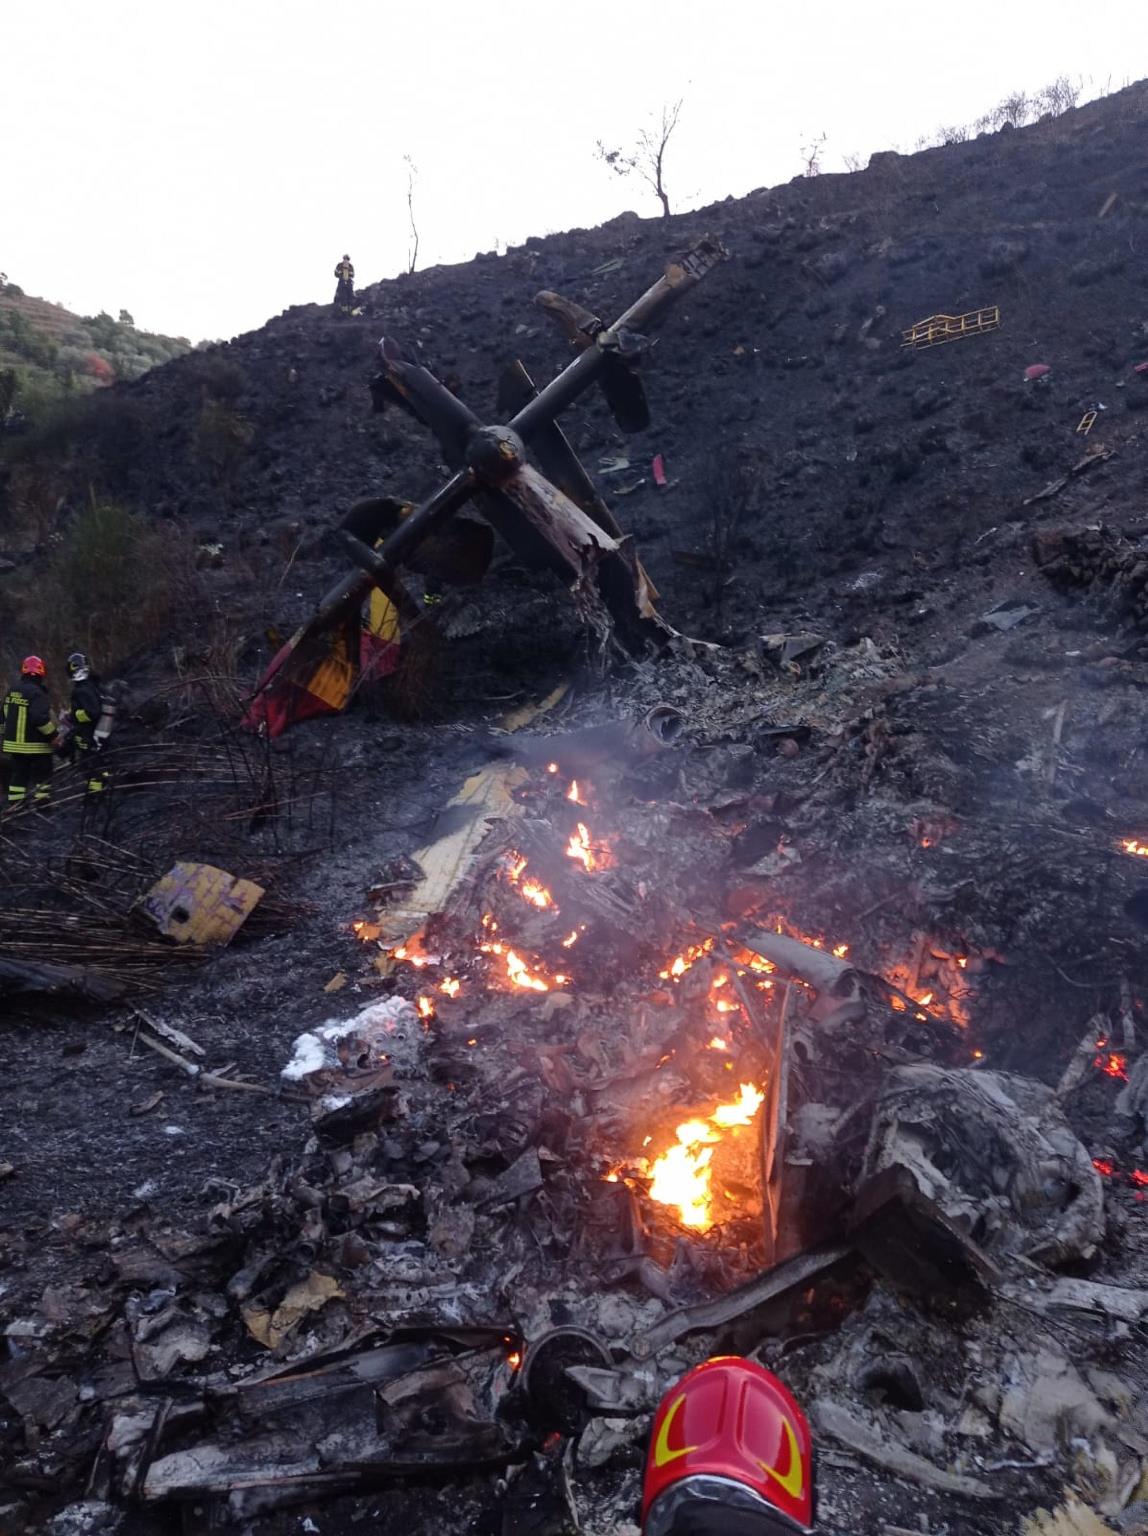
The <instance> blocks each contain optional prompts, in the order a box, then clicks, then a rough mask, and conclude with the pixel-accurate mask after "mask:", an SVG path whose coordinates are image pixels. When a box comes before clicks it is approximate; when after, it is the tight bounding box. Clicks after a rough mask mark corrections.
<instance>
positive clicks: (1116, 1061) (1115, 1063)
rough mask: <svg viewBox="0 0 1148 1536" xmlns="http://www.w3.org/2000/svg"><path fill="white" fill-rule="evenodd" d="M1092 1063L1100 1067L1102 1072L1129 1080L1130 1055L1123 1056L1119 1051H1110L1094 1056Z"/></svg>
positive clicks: (1120, 1079) (1122, 1079)
mask: <svg viewBox="0 0 1148 1536" xmlns="http://www.w3.org/2000/svg"><path fill="white" fill-rule="evenodd" d="M1092 1065H1093V1066H1094V1067H1099V1069H1100V1071H1101V1072H1104V1073H1107V1075H1108V1076H1109V1077H1115V1078H1117V1079H1118V1080H1119V1081H1120V1082H1122V1083H1126V1082H1127V1081H1128V1057H1127V1056H1122V1055H1121V1054H1120V1052H1119V1051H1108V1052H1105V1053H1103V1054H1101V1055H1099V1056H1094V1057H1093V1058H1092Z"/></svg>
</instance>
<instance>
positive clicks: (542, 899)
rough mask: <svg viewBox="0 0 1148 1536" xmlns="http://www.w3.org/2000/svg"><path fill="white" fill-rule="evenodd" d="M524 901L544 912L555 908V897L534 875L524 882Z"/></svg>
mask: <svg viewBox="0 0 1148 1536" xmlns="http://www.w3.org/2000/svg"><path fill="white" fill-rule="evenodd" d="M522 899H523V900H524V901H528V902H530V904H531V906H534V907H537V908H538V909H539V910H540V911H543V912H544V911H546V909H547V908H549V907H553V906H554V897H553V896H551V894H550V892H549V891H548V890H547V889H546V887H545V886H544V885H543V884H542V882H541V881H540V880H535V878H534V876H533V875H531V877H530V878H529V879H528V880H524V881H523V882H522Z"/></svg>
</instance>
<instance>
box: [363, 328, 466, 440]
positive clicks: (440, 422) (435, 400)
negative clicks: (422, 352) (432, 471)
mask: <svg viewBox="0 0 1148 1536" xmlns="http://www.w3.org/2000/svg"><path fill="white" fill-rule="evenodd" d="M379 363H380V371H379V373H377V374H376V375H375V377H374V378H373V379H372V380H371V396H372V399H373V400H374V401H375V403H376V405H377V406H380V407H381V406H382V404H383V403H385V402H390V403H393V404H395V405H399V406H401V407H402V408H403V410H405V411H408V412H409V413H410V415H412V416H413V417H414V418H415V420H416V421H420V422H421V423H422V424H423V426H424V427H429V428H430V430H431V431H432V432H433V433H434V435H435V436H436V437H437V438H438V440H439V445H440V446H441V448H442V451H443V454H444V456H445V458H446V461H447V463H448V464H449V465H450V467H451V469H458V468H460V466H461V465H462V464H463V463H464V462H465V459H466V444H467V439H468V438H469V437H470V435H471V433H472V432H473V431H474V430H475V429H476V428H477V427H479V426H481V425H482V423H481V422H480V421H479V419H478V417H477V416H476V415H475V414H474V412H473V411H471V410H470V409H469V407H467V406H465V405H464V404H463V402H462V401H461V400H460V399H459V398H458V397H457V395H452V394H451V392H450V390H449V389H447V387H446V385H445V384H440V383H439V381H438V379H436V378H435V376H434V374H433V373H431V371H430V369H429V368H424V367H423V366H422V364H421V363H412V362H408V360H407V359H406V357H405V356H404V355H403V351H402V348H401V347H400V346H399V344H398V342H397V341H395V339H394V338H393V337H391V336H384V337H383V339H382V340H381V341H380V342H379Z"/></svg>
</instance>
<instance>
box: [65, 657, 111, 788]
mask: <svg viewBox="0 0 1148 1536" xmlns="http://www.w3.org/2000/svg"><path fill="white" fill-rule="evenodd" d="M68 676H69V677H70V678H71V679H72V701H71V716H72V733H71V737H70V743H71V748H72V750H73V751H74V752H75V755H76V757H77V759H78V761H79V763H80V766H81V768H82V769H83V771H84V772H85V773H86V774H87V778H88V793H89V794H93V795H96V794H99V792H100V791H101V790H103V789H106V788H107V787H108V776H107V774H106V773H104V772H102V771H101V770H100V769H99V768H97V767H96V765H95V755H96V753H97V752H98V751H99V750H100V748H101V747H102V746H103V741H102V740H101V738H100V736H99V735H98V734H97V731H96V727H97V726H98V725H99V723H100V716H101V715H102V714H103V712H104V691H103V689H102V687H101V686H100V679H99V677H98V676H97V675H96V674H95V673H94V672H93V671H92V664H91V662H90V661H89V660H88V658H87V657H86V656H85V655H84V653H83V651H73V652H72V654H71V655H70V656H69V657H68Z"/></svg>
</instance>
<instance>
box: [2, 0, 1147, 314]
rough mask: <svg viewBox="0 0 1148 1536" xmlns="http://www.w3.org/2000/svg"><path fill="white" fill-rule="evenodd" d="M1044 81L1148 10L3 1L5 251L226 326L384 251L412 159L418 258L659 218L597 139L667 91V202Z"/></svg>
mask: <svg viewBox="0 0 1148 1536" xmlns="http://www.w3.org/2000/svg"><path fill="white" fill-rule="evenodd" d="M1098 20H1099V21H1102V25H1098V24H1096V23H1097V21H1098ZM1061 74H1068V75H1070V76H1072V77H1073V78H1074V79H1076V78H1078V77H1079V78H1082V79H1083V82H1084V98H1085V99H1087V98H1088V97H1091V96H1094V95H1096V94H1097V93H1098V92H1100V91H1103V90H1105V89H1116V88H1118V87H1119V86H1121V85H1123V84H1124V83H1126V82H1129V81H1134V80H1137V79H1140V78H1142V77H1143V76H1145V75H1148V3H1146V0H1105V3H1104V4H1103V6H1102V7H1100V8H1099V10H1093V9H1092V8H1090V7H1088V6H1082V5H1081V4H1080V3H1079V0H960V3H959V4H957V3H953V0H943V3H942V0H819V3H814V4H805V5H801V4H798V5H790V4H786V3H781V0H708V3H705V4H698V3H697V0H569V3H565V4H562V5H556V4H554V3H548V0H533V3H527V0H402V3H396V0H327V3H323V4H320V3H318V0H193V3H184V0H179V3H176V0H146V3H144V0H0V82H2V84H0V165H2V166H3V177H2V180H0V269H3V270H4V271H6V272H7V273H8V275H9V277H10V278H11V279H12V280H13V281H14V282H18V283H20V284H21V286H22V287H24V288H25V289H26V290H27V291H28V292H29V293H36V294H39V295H41V296H43V297H45V298H49V299H55V300H58V301H59V302H61V303H64V304H66V305H67V306H68V307H69V308H71V309H75V310H79V311H81V312H82V313H94V312H95V311H97V310H99V309H107V310H109V311H110V312H111V313H112V314H116V313H117V312H118V311H119V309H120V308H121V306H122V307H124V308H126V309H129V310H130V311H131V312H132V314H133V315H134V316H135V319H136V322H137V324H138V325H140V326H141V327H145V328H147V329H150V330H158V331H166V332H169V333H174V334H181V335H186V336H189V337H190V338H191V339H192V340H199V339H201V338H203V337H211V338H215V337H229V336H232V335H235V334H238V333H239V332H241V331H245V330H251V329H254V328H255V327H257V326H260V325H262V324H263V322H264V321H265V320H266V319H268V318H269V317H270V316H271V315H274V314H277V313H278V312H279V311H280V310H282V309H284V308H286V307H287V306H288V305H290V304H297V303H310V302H314V301H320V302H324V303H326V302H328V301H329V300H330V299H331V297H332V295H333V291H334V279H333V277H332V275H331V274H332V268H333V267H334V265H335V263H336V261H337V260H338V259H339V257H340V256H341V255H342V253H343V252H344V251H348V252H349V253H350V255H351V258H352V260H353V261H354V263H355V268H356V273H357V278H358V280H359V281H360V282H363V283H366V282H375V281H377V280H378V279H379V278H383V277H390V276H393V275H394V274H395V273H396V272H399V271H402V270H404V269H405V267H406V261H407V243H408V229H407V210H406V202H405V195H406V168H405V166H404V163H403V156H404V155H407V154H409V155H410V156H411V157H412V159H413V160H414V162H415V164H416V165H417V167H418V179H417V182H416V186H415V209H416V216H417V220H418V224H419V230H420V236H421V246H420V252H419V265H420V267H423V266H431V265H434V264H436V263H440V262H457V261H466V260H469V259H470V258H471V257H472V256H473V255H474V254H475V253H476V252H478V251H487V250H492V249H494V248H495V246H496V244H497V245H498V246H499V247H500V248H501V247H503V246H505V245H506V244H511V245H513V244H519V243H521V242H522V241H523V240H524V239H525V238H526V237H527V236H530V235H541V234H546V233H550V232H553V231H557V230H563V229H570V228H574V227H577V226H580V225H592V224H599V223H601V222H602V221H603V220H605V219H609V218H612V217H613V216H614V215H615V214H617V213H620V212H622V211H623V210H624V209H626V208H634V209H636V210H637V211H638V212H641V213H643V214H650V215H652V214H656V213H657V211H658V210H657V205H656V203H655V202H654V200H653V197H652V195H651V194H650V193H649V192H648V191H647V190H646V189H645V188H644V187H643V186H641V185H640V184H639V183H638V182H637V181H622V180H619V179H618V178H617V177H615V176H614V175H613V174H612V173H611V172H610V171H609V170H608V169H607V168H606V167H605V166H603V165H602V164H601V163H600V162H599V161H597V160H596V158H595V142H596V140H597V139H599V138H602V139H604V140H606V142H607V143H608V144H621V143H629V142H632V141H633V140H634V139H635V138H636V136H637V132H638V130H639V129H640V128H641V127H642V126H643V124H645V123H647V122H648V121H649V120H650V118H651V116H656V115H658V114H659V113H660V110H661V106H662V104H663V103H664V102H667V101H673V100H675V99H677V98H678V97H682V98H684V103H683V107H682V114H681V121H680V125H679V127H678V130H677V133H676V135H675V137H674V139H673V141H672V144H671V147H670V151H669V155H668V158H667V173H666V181H667V186H668V188H669V191H670V195H671V199H672V200H673V202H674V205H675V211H679V210H684V209H686V208H691V207H698V206H700V205H703V204H706V203H711V202H715V201H717V200H719V199H720V198H723V197H725V196H726V195H727V194H730V193H732V194H733V195H734V196H741V195H743V194H745V193H746V192H749V191H751V190H752V189H753V188H755V187H761V186H770V185H773V184H775V183H777V182H782V181H787V180H789V178H790V177H792V176H794V175H796V174H797V173H798V171H799V170H800V167H801V146H802V145H803V144H806V143H808V142H810V141H811V139H812V138H814V137H815V136H818V135H820V134H822V133H824V134H826V135H827V142H826V144H825V148H824V151H823V165H824V168H825V169H826V170H829V171H840V170H843V169H844V164H843V156H845V155H846V154H852V153H861V154H862V155H864V156H866V157H867V156H868V154H869V153H871V152H872V151H873V150H875V149H884V148H889V147H892V146H894V145H896V146H899V147H901V148H903V149H909V148H911V146H912V145H913V143H914V141H915V140H916V139H917V138H918V136H920V135H922V134H929V133H932V132H933V131H934V130H935V129H936V128H938V127H939V126H940V125H941V124H943V123H953V122H968V121H970V120H972V119H973V118H975V117H977V116H979V115H980V114H981V113H982V112H984V111H985V110H987V109H988V108H989V107H991V106H993V105H994V104H995V103H996V102H998V101H999V100H1000V99H1001V98H1002V97H1003V96H1005V95H1007V94H1008V93H1009V92H1011V91H1014V90H1018V89H1021V90H1026V91H1034V90H1037V89H1039V88H1040V87H1041V86H1043V85H1046V84H1047V83H1048V82H1049V81H1051V80H1053V79H1055V78H1056V77H1057V76H1058V75H1061Z"/></svg>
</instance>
